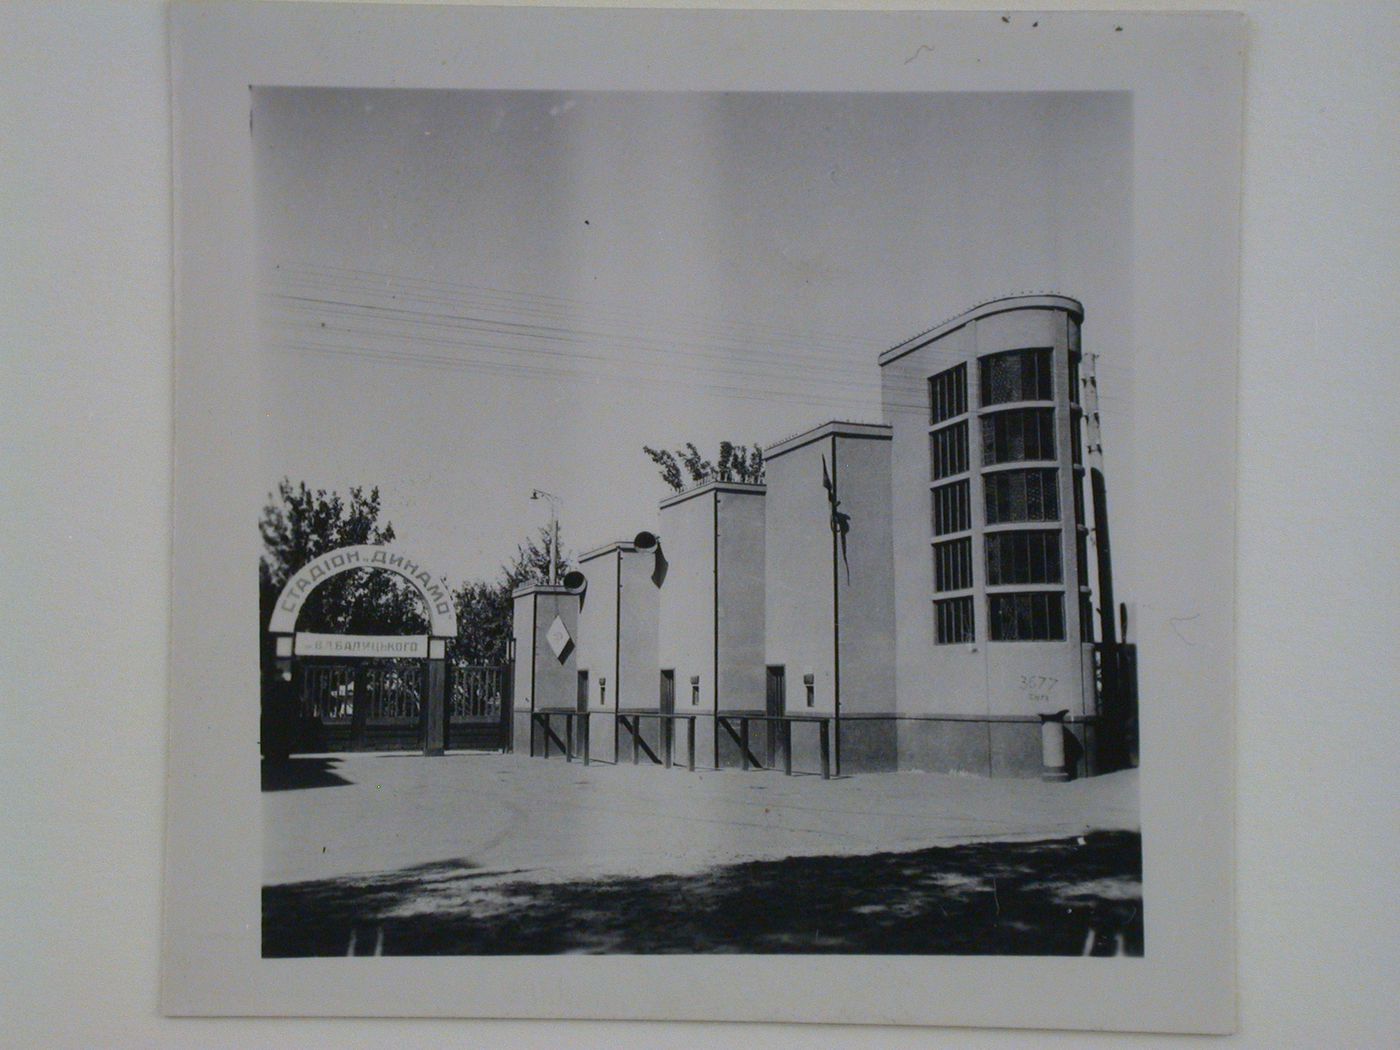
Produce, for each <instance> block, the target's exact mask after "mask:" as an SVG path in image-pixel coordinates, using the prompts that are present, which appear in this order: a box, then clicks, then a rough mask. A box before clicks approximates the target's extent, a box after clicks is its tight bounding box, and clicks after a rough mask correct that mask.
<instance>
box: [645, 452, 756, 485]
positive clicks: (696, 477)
mask: <svg viewBox="0 0 1400 1050" xmlns="http://www.w3.org/2000/svg"><path fill="white" fill-rule="evenodd" d="M642 451H643V452H645V453H646V454H647V457H648V458H649V459H650V460H651V461H652V462H653V463H655V464H656V465H657V466H658V467H659V468H660V469H661V480H662V481H664V482H665V483H666V484H667V486H668V487H670V488H672V489H674V490H675V491H677V492H683V491H684V490H685V489H686V488H687V487H688V486H689V485H699V484H703V483H704V482H706V481H741V482H747V483H750V484H758V483H761V482H762V481H763V479H764V467H763V449H762V448H761V447H760V446H759V445H758V443H757V442H755V443H754V446H753V448H749V447H748V446H747V445H735V444H734V443H733V442H730V441H721V442H720V443H719V458H718V459H717V460H716V461H715V462H713V463H711V462H710V461H709V460H708V459H705V458H704V457H703V456H701V455H700V450H699V449H698V448H696V447H695V445H694V443H692V442H689V441H687V442H686V443H685V445H684V446H683V447H682V448H678V449H676V450H675V451H674V452H671V451H668V450H666V449H655V448H652V447H651V446H650V445H643V446H642Z"/></svg>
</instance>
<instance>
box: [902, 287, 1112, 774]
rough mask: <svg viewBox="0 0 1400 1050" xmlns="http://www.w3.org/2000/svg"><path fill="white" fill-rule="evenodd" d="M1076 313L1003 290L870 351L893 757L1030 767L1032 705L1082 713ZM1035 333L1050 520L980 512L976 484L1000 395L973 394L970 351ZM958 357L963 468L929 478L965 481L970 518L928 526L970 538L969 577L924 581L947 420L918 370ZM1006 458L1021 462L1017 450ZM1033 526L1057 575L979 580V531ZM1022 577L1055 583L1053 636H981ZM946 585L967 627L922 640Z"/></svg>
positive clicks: (1087, 703) (993, 348) (995, 768)
mask: <svg viewBox="0 0 1400 1050" xmlns="http://www.w3.org/2000/svg"><path fill="white" fill-rule="evenodd" d="M1077 313H1078V305H1077V304H1074V303H1073V301H1072V300H1064V299H1059V298H1058V297H1032V298H1024V299H1018V300H1009V301H1002V302H1000V303H997V304H991V305H989V306H986V307H982V308H978V309H976V310H973V311H970V312H969V313H968V314H966V315H964V316H963V317H962V318H959V319H955V320H954V321H953V322H950V323H948V324H946V325H944V326H942V327H941V328H940V329H937V330H935V331H934V332H933V333H930V334H928V335H927V336H926V337H921V338H920V339H917V340H911V341H910V343H908V344H905V346H904V347H902V348H897V350H896V351H891V353H890V354H888V355H885V357H884V358H883V359H882V370H881V371H882V395H883V401H884V406H885V415H886V421H887V422H888V423H889V424H890V425H891V427H892V435H893V442H892V450H891V451H892V469H891V479H892V491H891V502H892V506H893V509H894V557H895V560H896V563H897V564H899V565H900V566H901V572H900V573H898V574H897V575H896V578H895V586H894V594H895V612H896V615H895V644H896V655H895V678H896V695H897V704H898V709H899V712H900V714H901V716H903V719H904V720H902V721H901V722H900V724H899V753H900V757H899V761H900V766H901V767H902V768H916V769H941V770H959V771H968V772H977V773H983V774H990V775H1025V776H1031V775H1038V774H1039V772H1040V750H1039V739H1040V737H1039V732H1040V731H1039V717H1038V716H1039V715H1040V714H1042V713H1050V712H1054V711H1059V710H1068V711H1069V712H1070V717H1071V719H1082V718H1083V717H1084V716H1086V715H1091V714H1092V713H1093V711H1092V706H1093V685H1092V680H1091V678H1089V677H1087V676H1086V674H1085V662H1086V660H1085V657H1086V650H1085V647H1084V644H1083V643H1082V641H1081V635H1080V623H1079V601H1078V593H1079V580H1080V573H1079V567H1078V544H1077V542H1076V526H1077V524H1078V522H1077V521H1076V510H1075V508H1076V499H1075V488H1076V486H1077V484H1078V483H1079V480H1078V479H1079V476H1080V475H1079V472H1077V471H1076V469H1075V466H1074V464H1073V462H1072V458H1073V457H1072V450H1073V449H1074V448H1075V442H1074V441H1073V440H1072V437H1073V431H1074V430H1075V429H1076V428H1077V427H1078V406H1077V394H1078V392H1077V391H1074V390H1072V389H1071V385H1072V384H1071V381H1070V378H1071V377H1070V367H1071V365H1070V360H1071V359H1070V352H1069V348H1070V345H1071V342H1072V341H1077V339H1078V317H1077ZM1036 347H1049V348H1051V351H1052V353H1051V365H1052V368H1051V376H1052V384H1053V398H1052V400H1051V401H1048V402H1043V403H1042V402H1040V401H1036V402H1031V403H1029V406H1034V407H1053V410H1054V439H1055V449H1054V458H1053V460H1048V461H1046V462H1045V463H1044V466H1046V467H1053V468H1054V469H1055V470H1056V472H1057V473H1056V475H1055V477H1056V491H1057V494H1058V504H1059V520H1058V522H1054V523H1050V522H1047V523H1038V522H1037V523H1018V524H1015V525H1011V526H996V525H989V524H988V522H987V519H986V485H987V483H988V479H989V478H990V476H991V475H992V474H993V473H996V472H997V468H996V467H994V466H992V465H990V464H985V463H984V462H983V455H982V441H981V422H980V421H981V419H982V418H983V417H987V416H991V415H993V414H996V413H998V412H1000V411H1003V410H1008V409H1007V406H1005V405H996V406H983V405H982V404H981V391H980V375H979V371H980V369H979V359H980V358H982V357H983V356H985V355H988V354H994V353H999V352H1002V351H1006V350H1016V349H1029V348H1036ZM902 351H908V352H902ZM959 363H965V364H966V369H967V374H966V393H967V411H966V414H965V415H963V416H960V417H957V418H961V419H963V420H965V422H966V423H967V432H968V433H967V437H968V441H967V449H968V452H967V455H968V469H967V471H966V472H965V473H960V474H957V475H954V476H951V477H949V478H945V479H940V480H939V481H938V482H937V483H936V484H938V485H942V484H945V483H948V482H951V481H954V480H957V479H965V480H966V481H967V482H968V492H969V510H970V521H969V528H967V529H966V530H959V531H955V532H951V533H948V534H946V535H945V536H941V537H938V539H939V540H940V541H941V540H945V539H952V538H957V537H964V536H965V537H968V538H970V539H971V541H972V542H971V555H972V556H971V568H972V580H971V584H972V585H971V587H970V588H966V589H964V590H958V591H954V592H949V593H946V594H936V593H935V589H934V586H935V585H934V567H933V560H934V553H933V542H934V540H935V536H934V525H933V507H934V502H933V501H934V495H933V488H934V487H935V482H934V479H933V474H932V469H931V464H932V454H931V441H932V432H933V431H934V430H936V429H942V428H943V426H947V425H952V424H951V423H949V424H941V425H939V426H932V425H931V424H930V418H931V417H930V394H929V379H930V377H933V376H935V375H937V374H938V373H941V372H943V371H944V370H945V369H947V368H949V367H951V366H955V365H957V364H959ZM1072 397H1073V398H1074V400H1073V401H1072V400H1071V398H1072ZM1016 404H1021V403H1020V402H1017V403H1016ZM1011 410H1014V409H1011ZM1036 462H1039V461H1036ZM1008 467H1009V468H1010V469H1020V466H1019V464H1008ZM1042 527H1043V528H1047V529H1052V530H1054V531H1055V532H1056V541H1057V543H1058V548H1059V553H1060V562H1061V566H1062V581H1063V582H1062V583H1061V584H1059V585H1015V586H1002V587H989V585H988V580H987V557H986V542H987V541H986V537H987V535H988V534H989V533H995V532H998V531H1007V530H1008V529H1009V530H1011V531H1018V530H1022V531H1024V530H1026V529H1035V530H1039V529H1041V528H1042ZM916 566H922V567H923V569H922V571H916V570H915V568H914V567H916ZM906 570H907V571H906ZM1032 591H1040V592H1045V593H1051V594H1059V595H1062V602H1063V605H1062V608H1063V619H1064V634H1065V637H1064V640H1062V641H991V640H990V632H989V627H990V623H989V604H990V601H991V595H993V594H997V593H1012V592H1015V593H1028V592H1032ZM958 596H970V597H971V598H972V611H973V622H974V627H975V637H974V638H973V639H971V640H970V641H967V642H959V643H954V644H943V645H939V644H935V637H936V623H935V611H934V601H935V598H936V597H937V598H944V597H958ZM1076 732H1082V730H1076Z"/></svg>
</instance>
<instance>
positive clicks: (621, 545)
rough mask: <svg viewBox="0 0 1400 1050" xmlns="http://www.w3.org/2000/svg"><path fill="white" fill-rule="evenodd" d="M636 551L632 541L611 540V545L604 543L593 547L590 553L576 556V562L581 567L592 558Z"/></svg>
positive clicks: (634, 543)
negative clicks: (618, 552)
mask: <svg viewBox="0 0 1400 1050" xmlns="http://www.w3.org/2000/svg"><path fill="white" fill-rule="evenodd" d="M636 549H637V544H636V542H635V541H634V540H613V541H612V542H611V543H605V544H603V545H602V546H601V547H594V548H593V549H592V550H591V551H585V552H584V553H582V554H580V555H579V556H578V560H579V564H580V565H582V564H583V563H584V562H586V561H592V560H593V559H594V558H601V557H602V556H603V555H605V554H612V553H613V552H614V551H622V552H624V553H628V552H631V551H635V550H636Z"/></svg>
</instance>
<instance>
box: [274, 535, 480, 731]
mask: <svg viewBox="0 0 1400 1050" xmlns="http://www.w3.org/2000/svg"><path fill="white" fill-rule="evenodd" d="M351 569H383V570H384V571H386V572H393V573H397V574H398V575H400V576H402V577H403V578H404V579H406V580H407V581H408V582H409V583H411V584H412V585H413V587H414V589H415V590H416V591H417V592H418V593H419V595H420V596H421V597H422V598H423V603H424V605H425V606H426V607H427V610H428V630H429V634H428V636H427V637H426V638H425V637H424V636H422V635H419V636H416V637H415V636H408V637H403V636H377V635H319V634H317V635H313V634H298V633H297V629H296V623H297V617H298V615H299V614H300V613H301V610H302V606H303V605H305V604H306V599H307V598H309V597H310V596H311V593H312V592H313V591H314V590H315V589H316V588H317V587H319V586H320V585H321V584H323V583H325V582H326V581H327V580H329V579H331V578H332V577H335V576H338V575H340V574H341V573H342V572H349V571H350V570H351ZM267 629H268V632H269V633H270V634H271V635H272V636H273V638H274V651H275V656H276V660H277V670H278V673H279V677H280V678H281V679H282V680H283V681H284V682H287V683H290V682H292V680H293V673H292V660H293V658H294V657H297V656H304V655H312V654H315V655H323V656H324V655H331V656H338V657H362V658H368V659H375V658H381V657H389V656H396V657H404V656H407V657H419V658H425V664H424V668H423V670H424V677H423V687H422V691H421V699H420V702H419V705H418V706H419V715H418V719H419V736H420V739H421V741H422V745H423V753H424V754H426V755H440V754H442V753H443V750H444V747H445V743H446V709H445V695H446V681H447V642H448V640H449V639H452V638H455V637H457V610H456V608H455V606H454V605H453V602H452V595H451V593H450V592H449V591H448V589H447V585H446V584H445V583H443V582H442V580H441V578H440V577H437V576H434V575H433V574H432V573H431V572H429V571H428V570H427V569H425V568H424V567H423V563H422V562H421V561H419V560H418V559H416V558H414V557H412V556H411V555H408V554H405V553H403V552H402V551H398V550H395V549H394V548H392V547H382V546H376V545H374V544H360V545H357V546H351V547H340V548H337V549H336V550H333V551H327V552H326V553H325V554H322V555H321V556H320V557H319V558H316V559H314V560H313V561H310V562H308V563H307V564H306V565H303V566H302V567H301V568H300V569H299V570H297V571H296V572H295V573H293V575H292V577H291V578H290V579H289V580H288V581H287V583H286V585H285V586H284V587H283V588H282V593H281V594H279V595H278V596H277V604H276V606H275V607H274V608H273V612H272V617H271V618H270V619H269V621H268V625H267ZM289 700H290V698H289ZM286 706H290V704H288V705H286Z"/></svg>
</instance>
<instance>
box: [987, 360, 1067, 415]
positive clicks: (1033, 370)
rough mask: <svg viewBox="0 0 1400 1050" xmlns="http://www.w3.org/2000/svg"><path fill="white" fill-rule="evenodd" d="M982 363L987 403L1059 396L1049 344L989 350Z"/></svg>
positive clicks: (1004, 402) (1046, 399)
mask: <svg viewBox="0 0 1400 1050" xmlns="http://www.w3.org/2000/svg"><path fill="white" fill-rule="evenodd" d="M979 364H980V365H981V380H982V382H981V387H982V404H983V405H1004V404H1006V402H1008V401H1050V400H1052V399H1053V398H1054V396H1055V395H1054V386H1053V381H1052V380H1051V377H1050V348H1049V347H1048V346H1047V347H1038V348H1036V349H1034V350H1007V351H1006V352H1005V353H1001V354H988V355H987V356H986V357H984V358H982V359H981V361H980V362H979Z"/></svg>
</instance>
